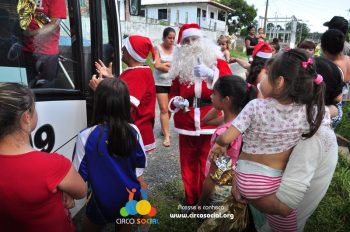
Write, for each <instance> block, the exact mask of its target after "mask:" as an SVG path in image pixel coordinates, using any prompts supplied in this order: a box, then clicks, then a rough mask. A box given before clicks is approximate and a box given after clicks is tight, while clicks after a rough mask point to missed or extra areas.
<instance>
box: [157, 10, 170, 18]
mask: <svg viewBox="0 0 350 232" xmlns="http://www.w3.org/2000/svg"><path fill="white" fill-rule="evenodd" d="M158 19H168V10H167V9H158Z"/></svg>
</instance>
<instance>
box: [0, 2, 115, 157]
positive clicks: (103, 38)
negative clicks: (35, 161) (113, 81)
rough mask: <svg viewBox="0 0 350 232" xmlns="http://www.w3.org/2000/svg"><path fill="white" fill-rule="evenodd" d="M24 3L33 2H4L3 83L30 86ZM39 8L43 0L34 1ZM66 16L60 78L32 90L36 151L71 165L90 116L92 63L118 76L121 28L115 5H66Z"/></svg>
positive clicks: (0, 37)
mask: <svg viewBox="0 0 350 232" xmlns="http://www.w3.org/2000/svg"><path fill="white" fill-rule="evenodd" d="M34 1H35V0H34ZM26 2H30V1H28V0H27V1H26V0H22V1H21V0H0V82H19V83H23V84H25V85H28V84H29V80H28V62H27V60H25V59H26V57H25V56H24V55H23V45H24V41H23V38H24V36H23V29H21V28H20V26H19V14H18V13H17V7H18V3H19V4H26ZM40 2H45V0H36V4H37V5H38V4H40ZM66 12H67V19H64V20H62V21H61V23H60V35H59V50H60V53H59V62H58V72H57V76H56V78H55V79H54V81H53V82H52V84H51V85H50V86H49V87H50V88H33V92H34V93H35V95H36V109H37V111H38V116H39V120H38V126H37V128H36V130H35V131H34V132H33V133H32V145H33V147H34V148H36V149H38V150H42V151H47V152H58V153H60V154H63V155H65V156H66V157H67V158H69V159H71V157H72V153H73V148H74V143H75V137H76V135H77V133H78V132H79V131H80V130H82V129H83V128H85V127H87V123H88V121H89V119H90V115H91V110H92V92H91V90H90V89H89V87H88V82H89V80H90V78H91V76H92V74H94V73H95V66H94V62H95V61H96V60H98V59H101V60H103V61H104V62H111V61H112V62H113V64H114V67H113V68H114V72H115V73H120V68H121V61H120V55H119V54H120V53H119V51H120V28H119V25H120V24H119V17H118V5H117V1H116V0H78V1H77V0H66ZM44 42H45V41H44ZM43 46H45V45H43ZM36 68H38V67H36ZM29 86H30V85H29Z"/></svg>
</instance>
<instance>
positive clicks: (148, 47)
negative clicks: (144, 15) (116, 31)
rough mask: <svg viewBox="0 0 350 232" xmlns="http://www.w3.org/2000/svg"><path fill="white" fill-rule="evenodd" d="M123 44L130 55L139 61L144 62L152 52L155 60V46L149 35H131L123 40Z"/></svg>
mask: <svg viewBox="0 0 350 232" xmlns="http://www.w3.org/2000/svg"><path fill="white" fill-rule="evenodd" d="M123 45H124V47H125V48H126V50H127V51H128V52H129V54H130V56H131V57H132V58H134V59H135V60H136V61H138V62H141V63H144V62H145V61H146V59H147V56H148V54H149V53H151V54H152V59H153V60H154V57H155V52H154V47H153V45H152V42H151V40H150V39H149V38H148V37H144V36H140V35H131V36H129V37H127V38H126V39H125V40H124V41H123Z"/></svg>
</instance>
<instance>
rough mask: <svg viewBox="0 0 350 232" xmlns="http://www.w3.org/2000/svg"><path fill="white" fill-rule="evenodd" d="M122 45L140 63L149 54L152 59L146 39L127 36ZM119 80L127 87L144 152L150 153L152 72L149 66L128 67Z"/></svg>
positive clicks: (153, 86)
mask: <svg viewBox="0 0 350 232" xmlns="http://www.w3.org/2000/svg"><path fill="white" fill-rule="evenodd" d="M124 43H125V45H124V46H125V48H126V49H127V51H128V53H129V54H130V55H131V56H132V57H133V58H134V59H135V60H137V61H139V62H141V63H144V62H145V61H146V58H147V56H148V54H149V52H151V53H152V56H153V57H154V49H153V46H152V43H151V41H150V40H149V38H147V37H143V36H136V35H133V36H129V37H128V38H127V39H125V41H124ZM120 79H121V80H123V81H125V82H126V84H127V85H128V88H129V93H130V102H131V104H132V107H133V110H132V117H133V119H134V123H135V125H136V126H137V127H138V128H139V130H140V133H141V136H142V140H143V143H144V145H145V150H146V152H150V151H151V150H153V149H155V147H156V143H155V140H154V134H153V127H154V118H155V105H156V88H155V83H154V78H153V74H152V70H151V69H150V67H149V66H136V67H128V68H127V69H126V70H125V71H124V72H123V73H122V74H121V75H120Z"/></svg>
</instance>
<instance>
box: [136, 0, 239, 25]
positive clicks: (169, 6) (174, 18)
mask: <svg viewBox="0 0 350 232" xmlns="http://www.w3.org/2000/svg"><path fill="white" fill-rule="evenodd" d="M141 5H142V7H143V8H144V10H145V17H146V18H152V19H158V20H163V21H165V22H167V23H168V24H169V25H180V24H184V23H198V24H199V25H200V27H201V28H203V29H208V30H213V31H226V21H227V12H229V11H234V10H233V9H232V8H230V7H227V6H225V5H223V4H221V3H218V2H216V1H214V0H141ZM219 12H220V13H221V15H222V17H221V18H222V19H221V20H219Z"/></svg>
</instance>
